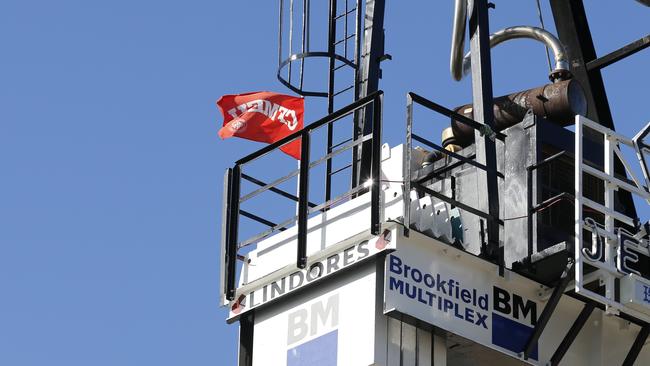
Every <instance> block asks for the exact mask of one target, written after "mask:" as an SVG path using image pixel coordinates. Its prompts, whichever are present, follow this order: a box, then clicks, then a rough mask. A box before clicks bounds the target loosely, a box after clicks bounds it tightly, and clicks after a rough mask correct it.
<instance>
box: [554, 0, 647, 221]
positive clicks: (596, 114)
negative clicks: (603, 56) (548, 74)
mask: <svg viewBox="0 0 650 366" xmlns="http://www.w3.org/2000/svg"><path fill="white" fill-rule="evenodd" d="M549 1H550V4H551V10H552V11H553V19H554V21H555V28H556V29H557V32H558V37H559V38H560V41H562V43H563V44H564V46H565V47H566V50H567V53H568V57H569V62H570V63H571V72H572V73H573V77H574V78H575V79H576V80H578V81H579V82H580V85H582V89H583V90H584V92H585V97H586V98H587V106H588V108H587V116H586V117H587V118H589V119H590V120H592V121H596V122H598V123H600V124H601V125H603V126H605V127H607V128H610V129H612V130H614V129H615V128H614V120H613V118H612V112H611V110H610V108H609V102H608V100H607V93H606V92H605V83H604V82H603V77H602V75H601V73H600V69H598V68H593V69H591V70H590V69H589V67H588V66H587V65H588V64H589V63H590V62H592V61H594V60H596V59H597V56H596V49H595V48H594V42H593V39H592V37H591V31H590V30H589V22H588V20H587V14H586V12H585V7H584V4H583V2H582V0H549ZM588 137H589V138H590V139H591V140H594V141H597V139H598V136H597V135H596V134H595V133H593V132H589V135H588ZM614 169H615V171H616V173H617V174H620V175H622V176H625V175H626V173H625V167H624V166H623V164H622V163H621V162H620V161H619V160H618V159H616V162H615V166H614ZM617 196H618V198H619V200H620V202H621V203H622V204H623V206H624V207H625V210H624V211H625V214H626V215H627V216H630V217H637V215H636V208H635V207H634V201H633V200H632V195H631V194H630V193H629V192H619V193H618V195H617Z"/></svg>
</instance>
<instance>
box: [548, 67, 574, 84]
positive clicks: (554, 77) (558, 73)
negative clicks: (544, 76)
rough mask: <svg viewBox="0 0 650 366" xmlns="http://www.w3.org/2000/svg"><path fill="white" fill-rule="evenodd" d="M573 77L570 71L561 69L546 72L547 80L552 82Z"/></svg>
mask: <svg viewBox="0 0 650 366" xmlns="http://www.w3.org/2000/svg"><path fill="white" fill-rule="evenodd" d="M572 77H573V74H571V71H569V70H563V69H555V70H553V71H551V72H550V73H549V74H548V78H549V80H551V82H552V83H557V82H558V81H564V80H569V79H571V78H572Z"/></svg>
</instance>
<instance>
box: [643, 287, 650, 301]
mask: <svg viewBox="0 0 650 366" xmlns="http://www.w3.org/2000/svg"><path fill="white" fill-rule="evenodd" d="M643 301H644V302H647V303H650V286H646V285H643Z"/></svg>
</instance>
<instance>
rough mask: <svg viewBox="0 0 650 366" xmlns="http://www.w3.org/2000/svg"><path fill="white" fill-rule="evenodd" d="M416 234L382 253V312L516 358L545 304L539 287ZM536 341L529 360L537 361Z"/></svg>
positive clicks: (399, 239)
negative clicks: (385, 255)
mask: <svg viewBox="0 0 650 366" xmlns="http://www.w3.org/2000/svg"><path fill="white" fill-rule="evenodd" d="M496 268H497V267H496V266H495V265H493V264H491V263H487V262H485V261H483V260H481V259H478V258H476V257H474V256H471V255H469V254H466V253H461V252H460V251H458V250H456V249H454V248H452V247H450V246H448V245H446V244H443V243H440V242H437V241H435V240H433V239H431V238H428V237H423V236H422V235H421V234H418V233H416V232H413V231H412V232H411V234H410V236H409V237H408V238H406V237H403V236H401V235H400V236H398V240H397V250H396V251H394V252H392V253H390V254H389V255H388V256H387V257H386V267H385V284H384V286H385V287H384V296H385V298H384V301H385V313H390V312H392V311H398V312H400V313H403V314H407V315H410V316H413V317H415V318H417V319H419V320H422V321H424V322H427V323H429V324H432V325H434V326H436V327H439V328H442V329H445V330H447V331H450V332H452V333H455V334H458V335H460V336H463V337H465V338H468V339H470V340H472V341H474V342H477V343H480V344H483V345H485V346H488V347H490V348H493V349H496V350H498V351H501V352H503V353H506V354H509V355H511V356H513V357H517V358H519V356H520V354H521V353H522V352H523V349H524V346H525V344H526V341H527V340H528V339H529V336H530V334H532V331H533V328H534V326H535V325H536V324H537V320H538V317H539V315H540V314H541V311H542V310H543V308H544V304H543V303H541V302H540V301H538V299H539V297H538V292H539V290H540V286H539V285H536V284H535V283H534V282H532V281H530V280H527V279H525V278H523V277H521V276H518V275H516V274H514V273H511V272H509V271H508V272H507V273H506V276H505V277H500V276H499V274H498V271H497V270H496ZM538 359H539V356H538V348H537V345H536V346H535V349H534V351H533V352H532V354H531V356H530V359H529V360H528V362H531V363H535V362H536V361H538Z"/></svg>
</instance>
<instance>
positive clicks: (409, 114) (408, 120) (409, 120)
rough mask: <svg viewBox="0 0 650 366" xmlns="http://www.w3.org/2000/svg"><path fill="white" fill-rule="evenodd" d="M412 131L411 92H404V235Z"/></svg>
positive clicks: (408, 222) (408, 212) (408, 215)
mask: <svg viewBox="0 0 650 366" xmlns="http://www.w3.org/2000/svg"><path fill="white" fill-rule="evenodd" d="M412 132H413V94H412V93H408V94H406V143H405V144H404V151H403V152H402V154H403V156H404V159H403V160H402V165H403V166H402V171H403V173H402V175H403V179H404V193H403V197H402V198H403V199H404V236H408V234H409V228H410V225H411V145H412V143H413V141H412V139H411V134H412Z"/></svg>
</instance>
